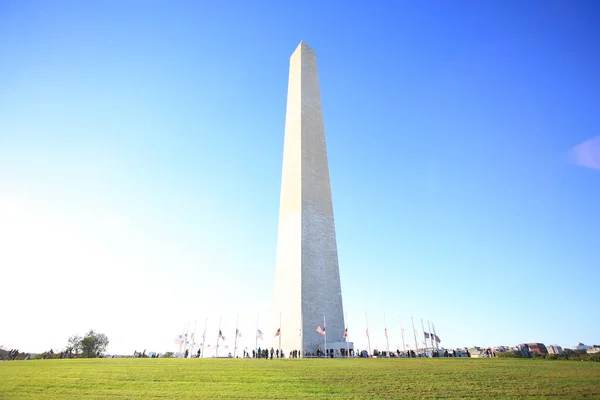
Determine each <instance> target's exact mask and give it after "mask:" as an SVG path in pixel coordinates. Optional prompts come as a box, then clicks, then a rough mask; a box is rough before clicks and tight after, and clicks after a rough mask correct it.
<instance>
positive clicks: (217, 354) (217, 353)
mask: <svg viewBox="0 0 600 400" xmlns="http://www.w3.org/2000/svg"><path fill="white" fill-rule="evenodd" d="M220 339H221V317H219V336H217V352H216V353H215V357H217V358H219V340H220Z"/></svg>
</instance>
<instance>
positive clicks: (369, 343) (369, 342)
mask: <svg viewBox="0 0 600 400" xmlns="http://www.w3.org/2000/svg"><path fill="white" fill-rule="evenodd" d="M365 321H366V322H367V344H368V345H369V357H370V356H371V338H370V337H369V318H368V317H367V313H365Z"/></svg>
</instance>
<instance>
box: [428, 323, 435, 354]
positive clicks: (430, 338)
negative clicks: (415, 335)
mask: <svg viewBox="0 0 600 400" xmlns="http://www.w3.org/2000/svg"><path fill="white" fill-rule="evenodd" d="M427 326H428V327H429V340H430V341H431V353H432V354H431V356H432V357H433V348H434V344H433V336H432V335H433V333H431V324H430V323H429V320H427Z"/></svg>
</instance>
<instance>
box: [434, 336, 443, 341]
mask: <svg viewBox="0 0 600 400" xmlns="http://www.w3.org/2000/svg"><path fill="white" fill-rule="evenodd" d="M434 336H435V341H436V342H437V343H440V342H441V340H440V338H439V336H438V335H434Z"/></svg>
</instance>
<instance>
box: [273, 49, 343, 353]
mask: <svg viewBox="0 0 600 400" xmlns="http://www.w3.org/2000/svg"><path fill="white" fill-rule="evenodd" d="M273 317H274V321H273V322H274V326H275V329H278V328H279V321H280V320H281V348H282V349H283V350H285V351H288V352H289V351H291V350H300V351H307V352H309V353H314V352H316V351H317V349H320V350H321V351H324V350H325V348H324V345H325V343H324V339H325V336H324V335H322V334H319V333H317V331H316V330H317V327H318V326H321V327H322V328H325V329H326V334H327V337H326V339H327V348H328V349H334V348H335V349H340V348H345V346H346V344H345V338H344V328H345V326H344V310H343V306H342V292H341V286H340V271H339V266H338V253H337V243H336V238H335V224H334V219H333V205H332V201H331V185H330V183H329V167H328V165H327V149H326V146H325V132H324V127H323V112H322V109H321V94H320V91H319V77H318V74H317V57H316V55H315V52H314V51H313V50H312V49H311V48H310V47H308V45H307V44H306V43H304V42H300V44H299V45H298V47H297V48H296V50H295V51H294V53H293V54H292V56H291V57H290V72H289V81H288V93H287V110H286V119H285V140H284V148H283V169H282V177H281V197H280V205H279V232H278V237H277V261H276V271H275V304H274V315H273ZM324 319H325V320H326V323H324Z"/></svg>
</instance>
